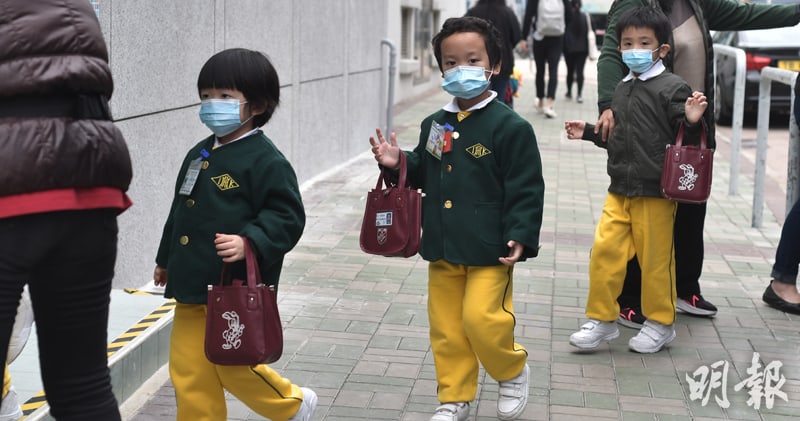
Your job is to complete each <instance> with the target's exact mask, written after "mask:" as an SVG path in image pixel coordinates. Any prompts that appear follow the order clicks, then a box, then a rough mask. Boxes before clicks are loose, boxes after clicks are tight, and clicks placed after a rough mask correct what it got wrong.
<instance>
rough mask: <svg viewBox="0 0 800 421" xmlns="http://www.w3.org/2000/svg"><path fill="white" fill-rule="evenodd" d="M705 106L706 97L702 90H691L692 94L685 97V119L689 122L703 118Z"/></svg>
mask: <svg viewBox="0 0 800 421" xmlns="http://www.w3.org/2000/svg"><path fill="white" fill-rule="evenodd" d="M706 108H708V98H706V96H705V95H703V93H702V92H699V91H694V92H692V96H690V97H689V98H687V99H686V121H688V122H689V123H691V124H694V123H697V122H698V121H700V119H701V118H703V113H705V112H706Z"/></svg>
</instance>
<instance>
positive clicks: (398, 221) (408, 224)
mask: <svg viewBox="0 0 800 421" xmlns="http://www.w3.org/2000/svg"><path fill="white" fill-rule="evenodd" d="M399 170H400V176H399V178H398V183H397V185H395V186H390V185H389V179H390V176H389V174H387V172H388V171H391V170H389V169H387V168H383V169H382V170H381V173H380V175H379V176H378V184H376V185H375V188H374V189H372V190H370V192H369V193H367V204H366V209H365V210H364V219H363V220H362V221H361V235H360V238H359V245H360V246H361V250H362V251H363V252H364V253H369V254H377V255H381V256H399V257H411V256H413V255H415V254H417V251H419V240H420V231H421V229H422V193H421V192H420V191H418V190H415V189H412V188H409V187H408V185H407V184H406V180H407V178H406V176H407V168H406V156H405V154H404V153H403V152H402V151H400V167H399ZM384 183H385V184H386V188H385V189H384V188H383V185H384Z"/></svg>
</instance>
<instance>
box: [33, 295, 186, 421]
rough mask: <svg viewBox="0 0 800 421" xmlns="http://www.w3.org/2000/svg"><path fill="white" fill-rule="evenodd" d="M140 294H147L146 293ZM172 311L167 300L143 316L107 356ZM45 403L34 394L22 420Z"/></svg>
mask: <svg viewBox="0 0 800 421" xmlns="http://www.w3.org/2000/svg"><path fill="white" fill-rule="evenodd" d="M126 292H129V291H126ZM129 293H130V292H129ZM134 293H135V292H134ZM142 293H143V294H147V293H146V292H142ZM173 309H175V300H168V301H166V302H164V304H162V305H161V306H160V307H158V308H157V309H155V310H153V311H152V312H151V313H150V314H148V315H147V316H145V317H144V318H143V319H141V320H139V321H138V322H137V323H136V324H134V325H133V326H132V327H131V328H130V329H128V330H127V331H126V332H125V333H123V334H122V335H119V336H118V337H117V338H116V339H114V340H113V341H111V343H110V344H108V356H109V357H110V356H112V355H114V353H116V352H117V351H119V350H120V349H122V348H123V347H124V346H125V345H127V344H129V343H131V341H133V340H134V339H135V338H136V337H137V336H139V335H141V334H142V332H144V331H146V330H147V328H149V327H150V326H152V325H153V324H155V323H156V322H158V321H159V320H160V319H161V318H162V317H164V316H165V315H167V314H168V313H169V312H170V311H172V310H173ZM46 403H47V397H46V396H45V394H44V392H39V393H37V394H35V395H34V396H33V397H32V398H30V399H28V400H27V401H25V403H23V404H22V414H23V415H24V417H23V418H22V419H23V420H24V419H25V418H26V417H27V416H28V415H30V414H32V413H33V412H35V411H36V410H37V409H39V408H41V407H42V406H44V405H45V404H46Z"/></svg>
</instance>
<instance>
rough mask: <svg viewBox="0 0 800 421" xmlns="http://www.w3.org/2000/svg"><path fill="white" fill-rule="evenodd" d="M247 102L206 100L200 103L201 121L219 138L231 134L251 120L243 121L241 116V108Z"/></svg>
mask: <svg viewBox="0 0 800 421" xmlns="http://www.w3.org/2000/svg"><path fill="white" fill-rule="evenodd" d="M246 102H247V101H242V102H239V100H238V99H235V98H233V99H204V100H202V101H201V102H200V121H202V122H203V124H205V125H206V126H207V127H208V128H209V129H211V131H212V132H214V134H215V135H216V136H217V137H222V136H225V135H227V134H231V133H233V132H234V131H235V130H236V129H238V128H239V127H241V126H242V124H244V123H246V122H247V121H248V120H250V119H247V120H245V121H242V120H241V118H240V114H239V106H240V105H241V104H244V103H246ZM251 118H252V117H251Z"/></svg>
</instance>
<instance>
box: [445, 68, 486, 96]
mask: <svg viewBox="0 0 800 421" xmlns="http://www.w3.org/2000/svg"><path fill="white" fill-rule="evenodd" d="M486 72H488V70H486V69H485V68H483V67H480V66H458V67H453V68H452V69H447V70H445V72H444V81H442V89H444V90H445V92H447V93H448V94H450V95H452V96H454V97H456V98H462V99H472V98H475V97H476V96H478V95H480V94H482V93H483V92H484V91H485V90H486V88H488V87H489V80H488V79H486V75H485V74H484V73H486Z"/></svg>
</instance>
